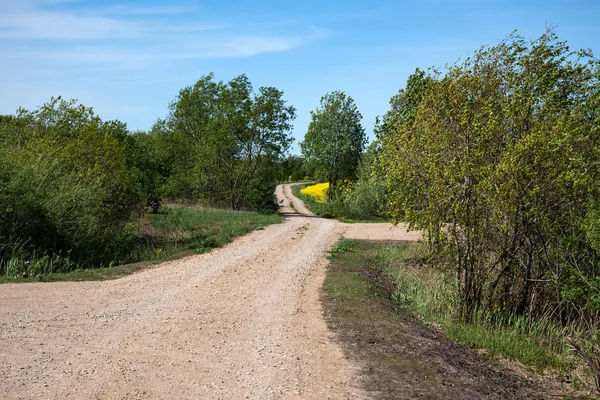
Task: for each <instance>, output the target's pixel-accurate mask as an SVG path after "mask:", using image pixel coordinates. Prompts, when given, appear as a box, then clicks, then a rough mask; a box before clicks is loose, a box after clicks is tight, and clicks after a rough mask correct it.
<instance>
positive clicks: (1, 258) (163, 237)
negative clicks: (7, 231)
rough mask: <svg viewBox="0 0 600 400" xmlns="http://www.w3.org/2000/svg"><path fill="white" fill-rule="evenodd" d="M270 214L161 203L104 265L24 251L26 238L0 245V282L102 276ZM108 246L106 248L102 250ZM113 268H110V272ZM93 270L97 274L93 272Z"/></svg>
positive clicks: (256, 223)
mask: <svg viewBox="0 0 600 400" xmlns="http://www.w3.org/2000/svg"><path fill="white" fill-rule="evenodd" d="M282 220H283V218H282V217H281V216H280V215H278V214H275V213H260V212H250V211H231V210H220V209H213V208H203V207H195V206H182V205H175V206H166V207H162V208H161V211H160V213H158V214H144V215H143V216H142V217H140V219H139V220H138V221H137V223H136V226H132V227H131V229H132V230H133V231H135V232H136V235H137V237H138V244H137V246H136V248H135V249H134V250H133V251H132V252H131V253H130V254H129V255H128V256H126V257H124V258H120V260H121V261H122V262H120V261H118V260H115V261H112V262H110V263H109V264H108V265H97V266H96V268H84V266H83V265H80V264H78V263H77V262H76V261H74V260H73V259H71V257H70V254H65V255H60V254H54V255H48V254H41V253H39V252H36V251H35V250H33V251H32V250H29V248H28V243H27V242H26V241H13V242H11V241H8V240H6V241H4V243H2V244H0V282H2V281H4V282H6V281H23V280H37V279H42V280H71V279H76V280H77V279H102V278H103V277H113V272H114V274H116V275H119V276H120V275H123V274H126V273H130V272H133V271H135V270H136V268H120V269H118V268H116V267H117V266H118V265H121V264H125V263H136V262H138V263H139V262H145V261H160V260H164V259H166V258H172V257H174V256H177V255H178V254H179V255H185V254H193V253H205V252H207V251H210V250H211V249H213V248H217V247H221V246H223V245H225V244H226V243H229V242H231V241H232V240H233V239H234V238H236V237H238V236H242V235H245V234H247V233H249V232H251V231H253V230H255V229H261V228H262V227H265V226H267V225H270V224H273V223H278V222H281V221H282ZM106 251H110V249H106ZM112 270H114V271H112ZM93 271H96V272H97V273H94V272H93Z"/></svg>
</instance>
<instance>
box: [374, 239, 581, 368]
mask: <svg viewBox="0 0 600 400" xmlns="http://www.w3.org/2000/svg"><path fill="white" fill-rule="evenodd" d="M377 259H378V261H379V263H380V264H381V265H382V267H383V268H385V269H386V270H387V272H388V273H389V274H390V275H391V276H392V277H393V279H394V280H395V282H396V285H397V291H396V293H395V300H396V301H397V302H398V303H399V304H400V305H402V306H404V307H407V308H408V309H409V310H410V311H411V312H412V313H413V314H414V315H416V316H417V317H419V318H421V319H423V320H425V321H427V322H430V323H434V324H436V325H438V326H439V327H440V328H441V329H442V330H443V331H444V332H445V333H446V335H448V336H449V337H450V338H451V339H453V340H456V341H458V342H461V343H464V344H466V345H468V346H469V347H472V348H474V349H480V350H481V351H483V352H484V353H486V354H488V355H489V356H491V357H496V356H501V357H505V358H508V359H511V360H516V361H518V362H520V363H522V364H523V365H525V366H529V367H533V368H535V369H537V370H538V371H544V370H554V371H559V372H560V373H561V374H562V375H563V376H568V375H569V374H571V373H572V371H573V368H574V362H575V361H574V357H573V352H572V351H571V346H569V343H568V342H567V340H566V338H567V336H568V334H573V333H574V332H573V330H574V328H571V329H567V328H563V327H561V326H560V325H558V324H556V323H554V322H553V321H551V320H550V319H549V318H546V319H536V318H533V317H530V316H528V315H508V316H506V315H493V314H489V313H487V314H484V313H483V312H478V313H477V314H476V317H475V319H474V321H473V322H472V323H464V322H461V321H460V320H459V319H458V318H457V315H458V303H459V299H458V297H457V291H456V288H455V286H454V283H453V280H452V279H451V278H450V277H447V276H445V275H444V274H443V273H442V272H440V271H438V270H436V269H434V268H431V267H430V266H428V265H427V250H426V248H425V246H423V245H420V244H398V245H384V246H382V247H381V248H380V249H379V251H378V253H377Z"/></svg>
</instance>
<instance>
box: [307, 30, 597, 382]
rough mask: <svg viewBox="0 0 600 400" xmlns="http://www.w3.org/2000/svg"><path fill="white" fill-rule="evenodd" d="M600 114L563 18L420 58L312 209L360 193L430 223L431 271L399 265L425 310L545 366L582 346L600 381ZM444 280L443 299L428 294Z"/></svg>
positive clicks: (589, 64) (414, 222) (584, 55)
mask: <svg viewBox="0 0 600 400" xmlns="http://www.w3.org/2000/svg"><path fill="white" fill-rule="evenodd" d="M323 110H324V111H322V112H328V111H327V110H329V109H328V108H327V107H323ZM598 110H600V61H598V60H597V59H596V58H595V57H594V56H593V55H592V54H591V51H589V50H581V51H573V50H571V49H569V47H568V46H567V44H566V43H565V42H561V41H559V40H558V38H557V36H556V35H555V33H554V31H553V29H552V28H550V29H548V30H547V32H545V33H544V34H543V35H542V36H540V37H539V38H538V39H535V40H526V39H524V38H523V37H521V36H519V35H518V34H517V33H513V34H511V35H510V36H508V37H507V38H506V39H505V40H503V41H502V42H501V43H499V44H498V45H495V46H484V47H482V48H481V49H480V50H478V51H476V52H475V53H474V54H473V55H472V57H470V58H468V59H467V60H465V61H463V62H457V63H455V64H452V65H450V66H448V67H447V68H446V69H436V68H432V69H430V70H428V71H422V70H419V69H417V70H416V71H415V73H414V74H412V75H411V76H410V77H409V78H408V80H407V82H406V87H405V88H403V89H401V90H400V91H399V92H398V94H397V95H395V96H393V97H392V98H391V100H390V109H389V110H388V111H387V112H386V113H385V114H384V115H383V117H382V118H381V119H380V120H378V121H377V125H376V132H375V133H376V140H375V141H374V142H373V143H371V145H370V146H369V147H368V149H367V151H366V152H365V153H363V154H362V155H361V157H360V158H359V161H358V162H357V163H353V162H352V163H350V162H348V164H347V165H348V166H351V167H350V168H348V171H352V174H349V175H347V176H346V177H344V178H341V179H338V181H337V182H345V180H347V181H349V182H350V184H348V185H346V187H345V189H346V190H343V189H342V185H340V184H337V187H336V189H334V190H333V191H332V192H331V193H329V194H328V201H327V204H321V203H316V202H314V203H311V201H310V200H309V201H308V202H307V205H308V207H309V208H310V207H311V206H313V207H314V208H315V211H316V212H317V213H320V214H321V215H326V216H337V217H340V216H349V215H352V214H354V212H353V210H354V205H355V204H360V205H361V206H360V207H357V208H363V207H365V209H369V208H370V209H371V210H373V212H370V213H372V214H376V215H383V216H387V217H390V218H391V219H392V220H393V221H395V222H404V223H407V224H409V226H410V227H411V228H413V229H419V230H423V231H425V232H426V237H427V241H426V243H425V248H426V250H427V254H428V255H429V256H430V257H431V260H432V261H431V262H429V263H428V265H429V267H430V269H428V270H426V271H427V272H423V271H421V270H419V269H411V270H406V271H409V272H407V273H406V274H404V275H401V276H395V278H398V280H397V284H398V285H399V287H400V288H403V287H404V286H406V287H405V288H404V289H407V291H405V292H400V293H401V294H400V296H401V297H402V296H409V297H406V299H405V300H406V301H407V302H409V303H411V304H413V303H414V304H413V305H414V306H415V307H416V305H418V304H419V303H420V302H422V303H423V304H424V305H422V306H420V307H417V308H416V309H415V310H414V312H415V313H417V315H419V314H421V316H422V317H423V318H433V317H431V316H428V315H427V313H429V312H433V310H436V309H437V308H440V310H439V311H440V312H442V315H444V317H443V318H442V320H443V321H445V322H444V325H445V326H446V330H447V332H448V334H449V335H450V336H451V337H454V338H457V339H460V340H462V341H464V342H466V343H469V344H471V345H472V346H474V347H480V346H481V347H487V350H486V351H488V352H491V353H496V352H498V353H502V354H503V355H504V356H505V357H508V358H514V359H519V360H521V361H522V362H524V363H525V364H528V363H532V364H528V365H534V366H535V368H538V367H539V368H558V369H559V370H561V371H562V370H565V368H567V367H566V366H565V365H566V364H568V363H570V362H572V361H570V360H572V358H569V357H567V355H569V356H570V355H576V356H578V357H579V359H580V361H582V362H583V363H584V364H585V365H586V368H587V370H588V372H589V374H590V376H591V377H592V379H593V380H594V384H595V385H596V388H597V390H599V391H600V336H599V331H598V328H599V324H600V300H599V299H600V241H599V240H600V234H599V231H600V228H599V227H600V211H599V209H598V206H599V204H600V201H599V199H600V186H598V182H600V151H599V149H600V135H599V134H598V132H600V113H599V112H598ZM319 112H321V109H319V110H317V112H315V113H314V114H313V120H316V121H317V122H319V121H320V120H319V119H318V118H315V116H316V117H318V116H319V115H320V114H319ZM330 120H335V119H333V118H324V121H330ZM316 126H320V125H316ZM309 131H310V130H309ZM323 132H324V134H323V135H322V136H323V137H327V135H326V133H327V131H326V130H325V129H323ZM334 139H335V140H333V139H332V140H333V142H334V143H335V144H337V143H340V142H341V139H336V138H335V137H334ZM324 140H326V139H324ZM307 143H308V144H312V143H311V142H310V141H307ZM315 143H317V144H316V145H317V146H320V145H319V144H318V142H315ZM306 146H307V144H304V147H303V154H305V156H306V157H307V160H308V161H310V162H309V163H308V165H315V162H314V160H310V157H315V156H314V154H315V153H314V152H313V151H312V149H308V148H306ZM342 153H343V150H341V149H340V150H339V151H338V152H337V153H336V151H335V150H334V147H329V148H328V151H327V152H326V153H325V154H323V155H322V156H321V157H322V158H323V159H324V160H325V161H326V160H328V159H334V160H336V161H338V160H343V159H344V158H343V157H341V154H342ZM336 154H338V155H339V157H337V158H336V157H335V155H336ZM315 168H316V167H315ZM331 169H332V168H331V167H330V166H329V167H324V168H323V171H325V172H327V171H329V170H331ZM315 173H316V175H315V177H316V178H317V179H320V180H322V181H328V178H327V177H326V175H324V172H323V175H319V170H318V169H315ZM365 200H367V201H365ZM411 251H412V250H411ZM438 277H443V279H439V280H438V279H437V278H438ZM434 278H435V279H434ZM432 279H433V280H434V281H435V282H438V283H439V284H434V283H435V282H434V281H431V280H432ZM419 282H421V283H419ZM403 285H404V286H403ZM436 285H437V286H436ZM439 285H442V286H439ZM417 287H422V289H423V291H420V289H419V290H417V289H418V288H417ZM432 287H434V288H435V290H432V291H430V294H431V295H432V296H433V295H437V296H439V297H437V298H432V299H429V300H427V301H425V300H423V299H420V297H419V296H425V294H427V293H428V290H427V289H428V288H432ZM408 289H410V290H417V292H415V293H418V296H417V297H416V298H415V297H410V296H412V295H411V291H410V290H408ZM399 290H400V289H399ZM441 293H444V295H443V296H441V295H440V294H441ZM399 300H401V299H399ZM436 312H437V311H436ZM437 318H438V317H435V320H434V321H433V322H435V323H438V324H441V323H442V322H440V321H437ZM448 321H450V322H448ZM471 329H472V331H470V330H471ZM486 330H488V332H486ZM536 343H543V346H542V347H541V348H540V347H538V344H536ZM520 344H524V345H525V346H526V348H521V347H519V346H520ZM513 345H515V346H516V347H515V348H514V349H511V346H513ZM500 349H501V350H500ZM540 349H544V350H543V351H542V350H540ZM528 359H529V361H527V360H528ZM565 363H566V364H565Z"/></svg>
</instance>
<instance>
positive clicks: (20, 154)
mask: <svg viewBox="0 0 600 400" xmlns="http://www.w3.org/2000/svg"><path fill="white" fill-rule="evenodd" d="M294 118H295V109H294V107H293V106H291V105H289V104H288V103H287V102H286V100H285V99H284V97H283V92H282V91H280V90H278V89H277V88H274V87H261V88H259V89H258V91H257V92H255V91H254V90H253V87H252V85H251V83H250V81H249V80H248V78H247V77H246V76H245V75H241V76H238V77H236V78H234V79H232V80H231V81H229V82H226V83H225V82H221V81H215V79H214V76H213V75H212V74H209V75H206V76H203V77H201V79H200V80H198V81H197V82H196V83H195V84H193V85H191V86H188V87H185V88H183V89H182V90H181V91H180V92H179V94H178V96H177V97H176V98H175V100H174V101H173V102H172V103H171V104H170V105H169V108H168V114H167V116H166V117H165V118H164V119H159V120H158V121H157V122H156V123H155V124H154V126H153V127H152V129H151V130H150V131H149V132H129V131H128V130H127V127H126V125H125V124H124V123H122V122H120V121H103V120H102V119H101V118H100V117H99V116H98V115H96V114H95V113H94V112H93V109H92V108H90V107H86V106H84V105H81V104H78V103H77V101H75V100H64V99H62V98H60V97H58V98H52V99H51V100H50V101H49V102H48V103H46V104H44V105H42V106H41V107H39V108H38V109H36V110H33V111H30V110H25V109H19V110H17V112H16V113H15V114H14V115H7V116H2V117H0V210H1V214H0V271H1V272H2V274H6V273H7V272H9V271H10V272H11V273H12V274H14V273H15V272H17V273H19V274H21V273H23V274H35V273H36V265H31V264H32V261H31V260H38V261H39V262H40V263H43V264H44V265H47V264H48V262H50V264H51V265H52V270H53V271H54V272H61V271H68V270H72V269H74V268H87V267H97V266H101V265H105V266H106V265H109V264H113V263H123V262H128V261H137V260H135V257H134V255H133V253H132V250H133V249H135V246H136V245H137V244H138V237H137V235H136V229H135V228H136V227H135V222H136V220H137V219H138V218H139V216H140V215H141V214H143V213H144V212H145V206H147V205H148V206H152V207H153V209H154V211H157V210H158V208H159V207H160V203H161V201H163V200H164V199H170V200H173V201H182V200H184V201H193V202H198V203H201V204H204V205H207V206H214V207H224V208H230V209H234V210H242V209H254V210H267V209H270V210H273V209H276V204H275V202H274V198H273V188H274V186H275V184H276V183H277V182H278V181H281V180H283V179H284V177H288V176H290V175H293V174H294V172H295V171H297V169H298V160H297V159H294V158H287V159H286V158H285V156H286V153H287V152H288V149H289V146H290V144H291V142H292V138H291V134H290V132H291V129H292V121H293V120H294Z"/></svg>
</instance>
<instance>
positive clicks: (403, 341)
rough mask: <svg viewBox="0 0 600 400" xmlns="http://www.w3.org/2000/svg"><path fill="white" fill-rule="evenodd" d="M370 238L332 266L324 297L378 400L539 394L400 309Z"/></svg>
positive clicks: (345, 345)
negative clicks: (375, 258)
mask: <svg viewBox="0 0 600 400" xmlns="http://www.w3.org/2000/svg"><path fill="white" fill-rule="evenodd" d="M372 248H373V246H372V245H370V244H369V242H357V243H356V246H355V248H354V251H355V252H356V253H354V252H352V253H343V254H340V255H339V256H337V257H335V258H334V259H333V261H332V263H331V265H330V266H329V269H328V272H327V277H326V280H325V285H324V289H323V292H322V300H323V303H324V308H325V316H326V320H327V323H328V326H329V328H330V329H332V330H333V331H334V332H335V333H336V334H337V337H338V340H339V342H340V343H341V345H342V347H343V349H344V352H345V354H346V356H347V357H348V358H350V359H351V360H352V361H354V362H356V363H357V364H358V365H359V366H360V370H361V372H362V376H363V378H362V379H363V381H362V383H363V386H364V387H365V388H366V390H367V391H368V393H369V394H370V395H371V396H372V397H373V398H378V399H416V398H419V399H524V398H528V399H536V398H541V397H536V396H535V395H534V394H533V393H532V392H531V391H530V390H529V389H528V388H527V387H525V386H524V385H523V384H522V383H521V382H520V381H519V378H517V377H516V376H514V375H512V374H509V373H507V372H506V371H504V370H503V369H501V368H500V367H494V366H491V365H490V364H489V362H488V361H487V360H485V359H483V358H482V357H481V356H480V355H478V354H477V353H475V352H474V351H472V350H470V349H468V348H466V347H464V346H462V345H459V344H457V343H454V342H452V341H450V340H448V339H446V338H445V337H444V335H443V334H442V333H441V332H438V331H436V330H435V329H434V328H432V327H430V326H428V325H425V324H424V323H422V322H420V321H419V320H417V319H415V318H414V317H412V316H411V315H410V314H409V313H408V312H406V311H405V310H403V309H399V308H398V307H397V306H396V304H395V302H394V301H393V300H392V299H391V297H392V296H393V294H394V292H395V287H394V285H393V283H392V282H391V279H390V278H389V277H388V276H387V274H386V273H385V272H383V271H381V270H380V269H378V268H377V263H376V261H375V260H374V259H373V258H371V257H372V253H373V252H372Z"/></svg>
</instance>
